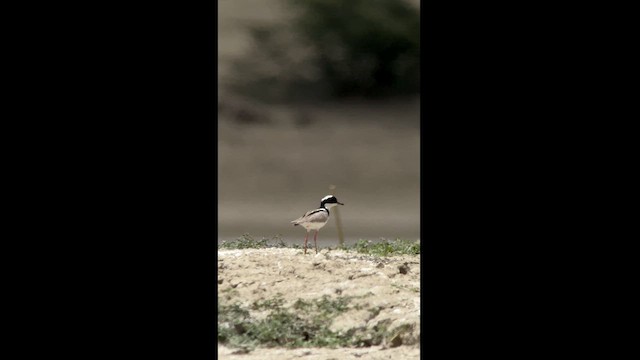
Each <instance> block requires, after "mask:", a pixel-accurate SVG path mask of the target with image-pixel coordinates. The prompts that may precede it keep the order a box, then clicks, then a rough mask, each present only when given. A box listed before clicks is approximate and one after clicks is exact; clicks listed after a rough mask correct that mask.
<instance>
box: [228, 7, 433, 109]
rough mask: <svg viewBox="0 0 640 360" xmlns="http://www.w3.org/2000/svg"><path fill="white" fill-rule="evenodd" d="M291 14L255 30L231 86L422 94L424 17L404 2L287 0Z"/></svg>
mask: <svg viewBox="0 0 640 360" xmlns="http://www.w3.org/2000/svg"><path fill="white" fill-rule="evenodd" d="M286 3H287V4H288V5H289V6H290V8H291V9H292V10H293V17H292V18H291V19H290V20H284V21H283V22H281V23H280V24H278V25H269V24H260V25H253V26H251V27H250V28H249V33H250V36H251V38H252V40H253V41H252V43H253V47H252V50H251V52H250V53H249V54H247V56H246V57H244V58H242V59H238V61H236V62H235V64H234V66H235V70H236V71H235V76H236V78H235V79H234V81H233V82H232V85H231V86H232V88H233V89H235V90H236V91H239V92H242V93H244V94H246V95H249V96H254V97H257V98H261V99H262V100H270V101H278V100H305V99H318V98H326V97H331V98H344V97H353V96H356V97H381V96H396V95H406V94H415V93H418V92H419V91H420V15H419V11H418V9H416V8H415V7H413V6H412V5H410V4H409V3H408V2H407V1H406V0H349V1H341V0H286Z"/></svg>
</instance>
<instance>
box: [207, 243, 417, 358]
mask: <svg viewBox="0 0 640 360" xmlns="http://www.w3.org/2000/svg"><path fill="white" fill-rule="evenodd" d="M322 298H328V299H349V303H348V306H347V307H346V311H340V312H339V314H337V312H336V314H337V316H335V317H333V318H332V319H331V321H330V324H327V326H328V327H329V329H330V330H331V331H332V332H335V333H338V334H344V333H353V332H355V333H358V334H360V336H362V339H363V341H362V342H361V343H360V344H359V345H353V346H350V347H339V348H335V349H332V348H330V347H302V348H300V347H298V348H284V347H271V348H267V347H263V346H258V347H256V348H254V349H251V350H249V351H246V350H244V351H243V350H241V349H238V348H237V347H233V346H229V345H228V344H224V345H223V344H218V355H219V356H220V358H221V359H278V360H283V359H298V358H304V359H418V358H419V355H420V348H419V346H420V345H419V341H420V256H415V255H414V256H411V255H402V256H389V257H377V256H370V255H363V254H360V253H357V252H354V251H343V250H331V249H322V250H321V251H320V253H318V254H316V253H315V251H314V250H311V251H309V252H308V253H307V255H304V254H303V250H302V249H291V248H266V249H240V250H219V251H218V302H219V307H220V306H225V305H229V304H238V305H239V306H241V307H244V308H247V309H250V308H251V306H252V304H254V307H255V304H256V303H259V302H260V301H263V302H264V301H270V300H273V299H281V300H282V303H281V304H282V307H283V308H287V309H292V306H293V305H294V304H295V303H296V301H299V299H301V300H303V301H314V300H317V299H322ZM263 310H264V309H263ZM251 316H252V317H255V318H260V317H261V316H262V317H264V311H262V312H260V311H255V312H252V313H251ZM224 325H225V324H223V325H221V324H220V323H219V324H218V326H219V327H220V326H224ZM382 325H384V327H385V328H386V329H388V332H386V333H385V335H384V336H383V337H382V339H381V341H375V340H374V337H371V336H370V335H369V333H374V332H375V331H374V330H375V329H379V328H380V327H381V326H382Z"/></svg>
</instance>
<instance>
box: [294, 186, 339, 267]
mask: <svg viewBox="0 0 640 360" xmlns="http://www.w3.org/2000/svg"><path fill="white" fill-rule="evenodd" d="M338 204H339V205H344V204H343V203H341V202H339V201H338V199H336V197H335V196H333V195H327V196H325V197H323V198H322V200H320V207H319V208H317V209H315V210H311V211H307V213H306V214H304V215H302V216H301V217H299V218H297V219H295V220H293V221H292V222H291V223H292V224H293V225H294V226H297V225H302V227H303V228H305V229H307V236H305V237H304V253H305V254H306V253H307V241H308V240H309V231H310V230H315V231H316V234H315V235H314V236H313V243H314V244H315V246H316V254H317V253H318V243H317V240H318V230H320V228H322V227H323V226H325V225H326V224H327V221H328V220H329V209H331V208H332V207H334V206H336V205H338Z"/></svg>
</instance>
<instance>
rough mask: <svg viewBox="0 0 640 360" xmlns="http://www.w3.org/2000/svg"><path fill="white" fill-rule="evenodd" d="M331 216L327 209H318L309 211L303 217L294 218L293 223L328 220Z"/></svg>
mask: <svg viewBox="0 0 640 360" xmlns="http://www.w3.org/2000/svg"><path fill="white" fill-rule="evenodd" d="M328 218H329V213H328V212H327V211H326V210H325V209H316V210H311V211H307V213H305V214H304V215H302V216H301V217H299V218H297V219H295V220H293V221H292V222H291V223H292V224H300V223H303V222H312V223H313V222H326V221H327V219H328Z"/></svg>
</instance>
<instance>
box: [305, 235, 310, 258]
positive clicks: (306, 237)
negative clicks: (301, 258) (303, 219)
mask: <svg viewBox="0 0 640 360" xmlns="http://www.w3.org/2000/svg"><path fill="white" fill-rule="evenodd" d="M307 240H309V232H308V231H307V236H305V237H304V254H305V255H307Z"/></svg>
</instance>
